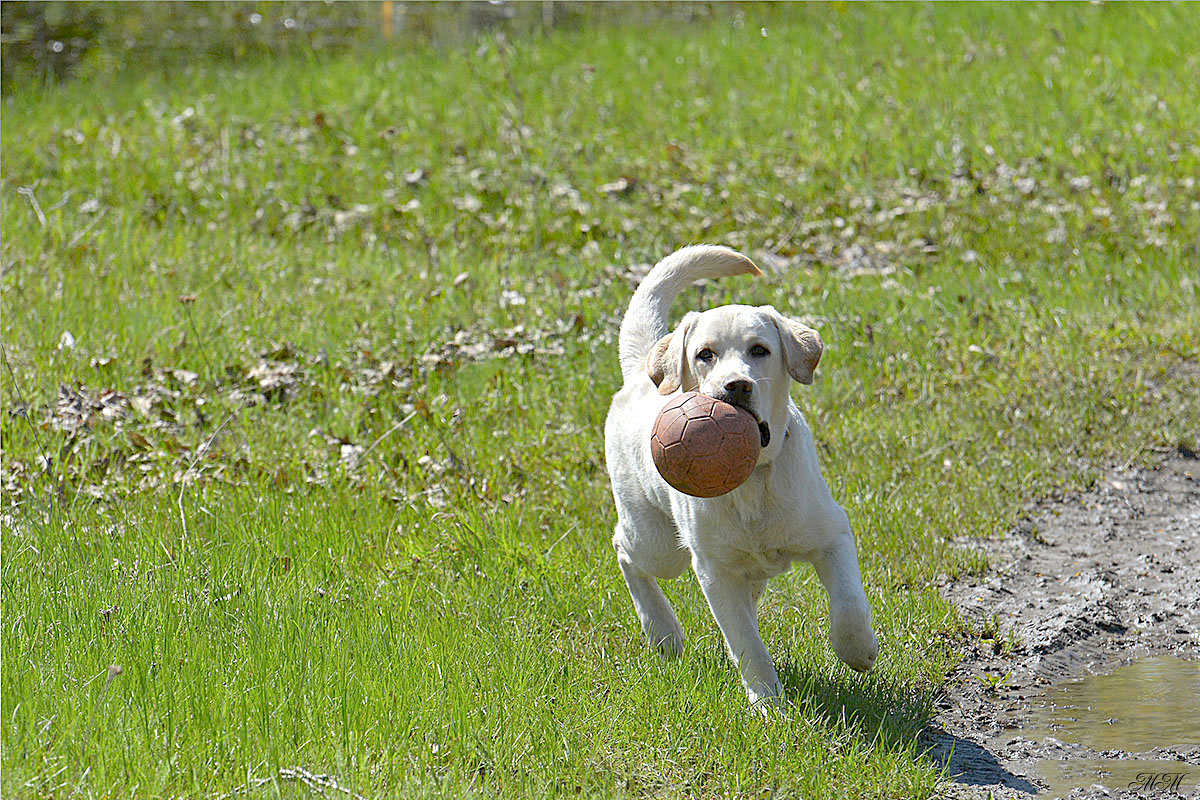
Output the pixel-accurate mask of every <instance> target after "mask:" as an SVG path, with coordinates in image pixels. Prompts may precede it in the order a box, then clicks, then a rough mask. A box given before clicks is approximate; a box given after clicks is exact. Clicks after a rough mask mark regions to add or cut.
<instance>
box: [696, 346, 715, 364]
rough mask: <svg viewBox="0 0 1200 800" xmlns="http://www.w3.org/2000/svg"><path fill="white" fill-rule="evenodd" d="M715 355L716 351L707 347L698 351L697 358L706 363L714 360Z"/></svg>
mask: <svg viewBox="0 0 1200 800" xmlns="http://www.w3.org/2000/svg"><path fill="white" fill-rule="evenodd" d="M715 357H716V353H714V352H713V351H712V350H709V349H708V348H707V347H706V348H704V349H703V350H700V351H699V352H697V353H696V360H697V361H703V362H705V363H708V362H709V361H712V360H713V358H715Z"/></svg>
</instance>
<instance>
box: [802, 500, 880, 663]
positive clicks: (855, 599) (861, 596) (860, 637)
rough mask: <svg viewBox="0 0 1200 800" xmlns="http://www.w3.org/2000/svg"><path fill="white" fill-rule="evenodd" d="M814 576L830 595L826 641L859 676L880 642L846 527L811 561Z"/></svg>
mask: <svg viewBox="0 0 1200 800" xmlns="http://www.w3.org/2000/svg"><path fill="white" fill-rule="evenodd" d="M812 563H813V566H814V567H816V569H817V576H818V577H819V578H820V579H821V583H822V584H824V585H825V590H826V591H827V592H829V640H830V642H831V643H832V644H833V650H834V652H835V653H837V654H838V657H839V658H841V659H842V661H844V662H845V663H846V664H848V665H850V666H851V667H853V668H854V669H856V670H859V671H860V672H866V671H867V670H869V669H870V668H871V667H872V666H874V665H875V659H876V658H877V657H878V656H879V640H878V639H877V638H876V637H875V631H874V630H873V629H872V626H871V604H870V603H869V602H868V601H867V593H866V592H865V591H863V585H862V575H861V573H860V572H859V569H858V549H857V548H856V547H855V546H854V534H852V533H851V532H850V526H849V523H846V524H845V527H838V528H836V529H835V531H834V533H833V535H832V536H830V543H829V545H828V546H827V547H825V548H824V549H822V550H821V551H820V552H818V553H817V554H816V556H815V557H814V558H813V562H812Z"/></svg>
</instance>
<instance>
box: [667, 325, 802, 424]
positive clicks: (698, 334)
mask: <svg viewBox="0 0 1200 800" xmlns="http://www.w3.org/2000/svg"><path fill="white" fill-rule="evenodd" d="M821 349H822V345H821V337H820V336H819V335H818V334H817V332H816V331H815V330H813V329H812V328H810V327H808V326H807V325H803V324H801V323H799V322H797V321H795V320H792V319H788V318H787V317H785V316H783V315H782V314H780V313H779V312H778V311H776V310H775V309H774V308H772V307H771V306H758V307H754V306H737V305H730V306H721V307H720V308H714V309H711V310H709V311H705V312H703V313H697V312H695V311H693V312H690V313H689V314H687V316H685V317H684V318H683V319H682V320H681V321H680V323H679V325H678V327H676V328H675V330H674V331H672V332H671V333H668V334H667V335H666V336H664V337H663V338H661V339H659V340H658V342H657V343H656V344H655V345H654V347H653V348H652V349H651V350H650V355H649V356H648V357H647V363H646V368H647V371H648V372H649V373H650V378H651V380H653V381H654V383H655V385H657V386H658V391H659V393H660V394H670V393H671V392H674V391H676V390H677V389H683V390H684V391H685V392H691V391H699V392H702V393H704V394H706V395H708V396H710V397H715V398H717V399H718V400H724V401H725V402H727V403H730V404H732V405H735V406H739V407H740V408H744V409H746V410H747V411H749V412H750V413H751V414H753V415H754V417H755V419H757V420H758V422H759V431H760V433H761V435H762V445H763V447H766V446H767V444H768V443H769V442H770V439H771V433H772V431H771V423H772V421H774V422H775V424H780V421H781V416H780V415H781V413H782V412H783V410H784V408H785V407H786V405H787V399H788V390H787V386H788V378H789V377H790V378H791V379H792V380H795V381H799V382H800V383H812V381H813V371H814V370H815V369H816V368H817V362H818V361H820V360H821ZM784 424H786V423H784ZM776 433H778V431H777V432H776Z"/></svg>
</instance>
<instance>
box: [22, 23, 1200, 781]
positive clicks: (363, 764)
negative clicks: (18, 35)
mask: <svg viewBox="0 0 1200 800" xmlns="http://www.w3.org/2000/svg"><path fill="white" fill-rule="evenodd" d="M1189 12H1190V9H1188V8H1186V7H1183V6H1159V5H1156V6H1153V7H1150V6H1142V5H1122V6H1117V7H1109V6H1098V7H1097V6H1067V7H1049V6H1019V7H1009V6H992V5H972V6H956V5H939V6H936V7H929V6H889V7H886V8H882V7H875V6H858V5H851V6H848V7H847V6H840V5H832V6H803V7H799V8H792V7H788V8H759V7H746V8H739V9H733V10H730V11H728V12H727V13H722V14H718V15H716V16H715V17H714V18H713V19H712V20H710V21H708V22H702V23H697V24H695V25H692V26H689V27H684V28H674V27H672V26H667V25H663V26H658V27H633V26H621V25H605V26H599V27H596V28H584V29H580V30H553V31H551V32H549V33H546V34H544V35H523V36H520V37H516V38H510V39H503V38H498V37H494V36H488V35H481V36H480V37H478V38H477V39H475V40H474V41H472V42H470V43H469V44H468V45H466V46H462V47H457V46H456V47H443V48H430V47H422V48H410V49H404V50H392V51H384V50H377V49H371V50H364V51H363V52H360V53H355V54H342V55H328V56H316V55H314V56H312V57H311V58H308V57H296V58H280V59H275V60H271V61H264V62H262V63H251V64H246V63H242V64H238V65H228V64H222V63H220V62H216V61H211V60H205V59H198V60H195V61H192V62H189V63H183V64H180V66H179V69H178V70H176V71H172V72H169V73H146V72H139V71H137V70H136V69H134V70H127V71H123V72H121V73H119V74H114V73H108V72H96V73H95V74H91V75H87V74H85V75H83V76H82V77H81V78H80V79H79V80H77V81H74V82H71V83H65V84H62V85H55V86H49V87H33V86H30V87H24V88H22V87H17V89H15V90H14V91H13V92H11V93H10V94H9V95H8V96H7V97H5V98H4V125H3V128H2V131H0V136H2V147H3V161H4V167H3V180H2V185H0V196H2V197H3V204H2V207H0V221H2V226H3V243H2V245H0V255H2V259H3V261H2V263H3V277H2V278H0V286H2V289H3V307H2V311H3V321H2V323H0V324H2V327H3V341H4V359H5V366H4V368H3V369H4V376H3V381H2V382H3V398H4V413H3V418H2V425H3V436H2V439H3V475H2V478H3V483H4V487H5V491H4V500H3V507H2V508H3V515H4V518H3V541H2V544H3V563H2V566H0V582H2V590H3V620H4V622H3V632H2V634H0V637H2V638H0V644H2V647H3V659H4V668H3V677H2V690H3V714H2V715H0V716H2V720H0V725H2V726H3V733H2V735H0V747H2V749H0V757H2V758H3V762H4V771H3V778H2V791H3V794H4V795H5V796H6V797H26V796H29V797H40V796H46V797H65V796H69V795H72V794H73V793H79V794H82V795H84V796H98V797H126V796H146V797H154V796H167V795H186V796H206V797H217V796H222V795H228V793H230V792H235V793H238V794H237V795H236V796H274V795H279V794H282V795H284V796H304V795H307V794H308V793H309V791H310V790H309V789H308V788H306V787H307V784H305V782H304V781H302V780H295V779H294V777H293V776H294V775H295V773H290V772H286V771H281V770H286V769H288V768H291V767H296V766H299V767H302V768H304V769H306V770H308V771H309V772H310V773H314V774H326V775H329V776H331V778H332V780H334V781H336V782H337V783H338V784H339V785H341V786H345V787H349V788H352V789H354V790H355V791H358V792H361V793H362V794H364V795H366V796H369V797H377V796H378V797H383V796H406V797H407V796H412V797H419V796H442V795H448V796H466V795H475V794H478V795H489V796H491V795H498V796H507V797H527V796H536V797H551V796H559V795H574V794H577V793H578V794H582V795H584V796H597V795H602V796H615V797H620V796H645V795H661V796H697V797H709V796H718V795H733V796H751V795H754V796H759V795H761V794H766V793H771V794H774V795H777V796H781V797H793V796H795V797H798V796H803V797H806V798H815V797H928V796H932V795H934V794H936V793H937V792H938V786H939V785H940V781H942V780H944V779H943V778H942V777H941V776H940V775H939V770H938V767H937V765H936V764H934V763H932V762H931V761H930V760H928V759H927V758H926V757H924V756H923V755H922V748H921V746H920V744H919V742H918V740H917V738H916V737H917V734H918V733H919V731H921V730H922V729H923V728H924V727H925V726H926V725H927V724H928V723H929V721H930V719H931V718H932V709H933V703H934V698H935V697H936V693H937V692H938V688H939V686H941V685H942V684H943V683H944V681H945V680H946V676H947V674H948V672H949V670H950V669H951V668H952V667H953V665H954V663H955V661H956V659H957V653H958V652H959V647H960V646H961V643H962V641H963V637H965V636H968V635H971V634H970V632H969V626H965V625H964V624H962V622H961V621H960V620H959V619H958V617H957V615H956V613H955V611H954V610H953V609H952V608H950V607H948V606H947V605H946V604H945V603H944V602H943V601H942V600H941V599H940V597H939V595H938V591H937V585H938V583H939V582H940V581H942V580H945V579H946V577H947V576H949V577H950V578H951V579H953V577H954V576H958V575H961V574H963V572H964V571H972V570H978V569H980V568H982V566H983V565H982V564H981V563H979V562H978V560H972V559H971V558H969V557H967V556H963V555H961V554H960V553H958V552H957V551H956V550H955V549H954V548H953V546H952V543H953V540H954V539H955V538H957V537H971V536H982V535H994V534H999V533H1002V532H1003V531H1005V530H1006V529H1007V528H1008V526H1009V525H1010V524H1011V523H1012V522H1013V521H1014V520H1015V519H1016V518H1017V517H1018V516H1019V515H1020V513H1021V509H1022V505H1023V503H1025V502H1027V501H1029V500H1031V499H1033V498H1035V497H1038V496H1040V495H1043V494H1045V493H1047V492H1050V491H1054V490H1058V489H1063V488H1067V489H1069V488H1071V487H1078V486H1082V485H1085V484H1086V483H1087V482H1088V481H1089V480H1091V479H1092V478H1093V477H1094V476H1095V475H1096V473H1097V470H1099V469H1101V468H1103V467H1104V466H1105V465H1106V464H1110V463H1113V462H1116V463H1123V462H1126V461H1128V460H1146V459H1150V458H1152V457H1153V453H1154V451H1155V450H1156V449H1159V448H1163V447H1174V446H1176V445H1177V444H1181V443H1188V444H1189V445H1190V446H1192V447H1195V446H1196V441H1195V436H1196V432H1197V420H1198V419H1200V414H1198V411H1200V409H1198V402H1197V400H1196V399H1195V398H1196V397H1198V396H1200V392H1198V391H1197V389H1200V385H1198V384H1200V378H1198V376H1200V372H1198V371H1197V369H1196V364H1197V358H1198V354H1200V335H1198V333H1197V332H1198V331H1200V313H1198V312H1197V308H1200V303H1198V302H1197V300H1198V299H1200V298H1198V297H1197V294H1198V290H1197V280H1198V276H1197V273H1196V263H1197V258H1198V256H1200V252H1198V248H1197V244H1196V242H1197V241H1200V213H1197V209H1198V208H1200V188H1198V187H1197V184H1196V181H1195V175H1197V174H1200V140H1198V138H1197V133H1196V131H1198V130H1200V111H1198V110H1197V107H1196V105H1195V103H1194V102H1192V99H1193V98H1191V97H1190V96H1189V92H1188V89H1187V87H1189V86H1191V84H1192V80H1191V77H1192V76H1193V75H1195V74H1196V72H1197V71H1198V68H1200V64H1198V63H1197V56H1196V54H1195V53H1194V51H1193V49H1192V48H1191V43H1193V42H1194V41H1196V39H1197V36H1198V35H1200V30H1198V28H1200V22H1198V19H1200V18H1198V17H1197V16H1196V15H1195V14H1193V13H1189ZM406 176H407V177H406ZM621 180H623V181H624V184H623V185H620V184H618V185H614V184H617V182H618V181H621ZM600 187H605V188H604V189H603V190H602V189H601V188H600ZM694 241H713V242H722V243H727V244H731V245H734V246H737V247H740V248H743V249H745V250H746V251H747V252H749V253H751V254H752V255H753V256H755V257H756V258H757V259H758V260H759V262H760V263H761V264H763V265H764V266H766V267H769V268H770V276H769V277H768V278H767V279H764V280H758V281H750V280H737V281H732V282H729V283H727V284H721V285H719V286H706V287H703V288H702V289H701V290H699V291H698V292H693V293H691V294H690V295H689V296H688V298H687V301H686V302H687V303H689V304H696V303H704V304H717V303H721V302H728V301H731V300H734V299H737V300H738V301H741V302H753V303H772V304H774V305H776V306H777V307H779V308H781V309H785V310H787V311H788V312H790V313H792V314H795V315H797V316H801V317H804V318H806V319H808V320H809V321H811V322H814V323H816V324H817V327H818V328H819V329H820V331H821V334H822V337H823V338H824V340H825V342H826V345H827V350H826V356H825V359H824V361H823V363H822V365H821V368H820V370H819V371H818V379H817V382H816V383H815V385H814V386H812V387H810V388H803V389H801V388H797V390H796V392H795V394H796V397H797V399H798V401H799V402H800V404H801V406H802V407H803V408H804V410H805V412H806V414H807V415H808V418H809V421H810V423H811V424H812V426H813V428H814V431H815V433H816V436H817V439H818V442H819V447H820V449H821V451H822V461H823V467H824V470H825V473H826V477H827V478H828V480H829V481H830V484H831V486H832V488H833V489H834V493H835V496H837V497H838V498H839V499H840V500H841V501H842V502H843V504H844V505H845V506H846V508H847V510H848V511H849V513H850V517H851V519H852V521H853V523H854V525H855V527H856V531H857V533H858V536H859V547H860V551H861V554H862V561H863V569H864V577H865V582H866V584H867V588H868V594H869V596H870V598H871V601H872V603H873V605H874V607H875V609H876V620H877V625H878V628H879V631H880V633H881V641H882V647H883V652H882V657H881V662H880V664H879V666H878V667H877V669H876V670H875V671H874V672H873V673H871V674H869V675H866V676H860V675H857V674H854V673H851V672H850V671H848V670H846V669H844V668H843V667H842V666H840V664H839V662H837V660H836V658H835V657H834V656H833V655H832V652H831V651H830V648H829V646H828V643H827V640H826V637H825V633H824V630H825V624H826V623H825V598H824V595H823V593H822V591H821V590H820V588H819V585H818V583H817V581H816V578H815V576H814V574H813V572H812V570H811V568H809V567H807V566H806V565H799V566H798V567H797V569H796V570H794V571H793V572H792V573H789V574H788V575H786V576H784V577H782V578H780V579H777V580H776V581H774V582H773V583H772V585H771V587H770V588H769V589H768V592H767V595H766V597H765V599H764V608H763V613H762V627H763V631H764V637H765V639H766V640H767V642H768V645H769V647H770V649H771V650H772V653H773V654H774V655H775V656H776V658H777V660H778V662H779V664H780V667H781V674H782V675H783V680H784V682H785V685H786V686H787V688H788V691H789V694H790V697H791V698H792V701H793V702H792V707H791V708H790V710H789V712H788V715H787V717H786V719H783V720H777V721H776V722H774V723H773V724H764V723H763V722H761V721H759V720H757V719H756V718H754V717H752V716H751V715H750V714H749V713H748V711H747V709H746V704H745V698H744V696H743V694H742V690H741V688H740V686H739V685H738V682H737V679H736V676H735V674H734V671H733V670H732V668H731V667H730V666H729V665H728V663H727V662H726V659H725V658H724V656H723V654H722V652H721V641H720V638H719V633H718V631H717V629H716V626H715V624H714V623H713V621H712V619H711V616H710V615H709V613H708V611H707V609H706V608H705V606H704V603H703V599H702V597H701V596H700V593H699V591H698V588H697V586H696V585H695V583H694V581H693V580H691V579H690V578H686V579H683V580H680V581H677V582H675V583H674V584H672V585H670V586H668V587H667V591H668V595H669V596H670V598H671V600H672V603H673V604H674V605H675V607H676V609H677V610H678V611H679V614H680V618H681V622H682V623H683V625H684V628H685V630H686V631H687V633H688V636H689V643H688V646H687V649H686V653H685V655H684V656H683V658H682V659H680V660H677V661H674V662H670V663H662V662H660V661H659V660H657V658H656V657H654V656H653V655H652V654H651V653H650V652H649V651H648V649H647V648H646V647H645V646H644V644H643V643H642V641H641V636H640V631H639V629H638V626H637V622H636V619H635V618H634V615H633V611H632V608H631V605H630V602H629V599H628V596H627V594H626V591H625V588H624V585H623V583H622V582H621V579H620V576H619V572H618V570H617V569H616V564H615V559H614V558H613V556H612V553H611V549H610V547H609V544H608V540H609V537H610V534H611V526H612V524H613V522H614V513H613V510H612V506H611V500H610V499H609V494H608V487H607V479H606V476H605V473H604V465H603V460H602V445H601V427H602V421H603V416H604V413H605V411H606V408H607V402H608V398H609V397H610V395H611V393H612V392H613V391H614V390H615V389H616V387H617V384H618V380H619V370H618V368H617V364H616V355H615V341H614V337H615V332H616V327H617V323H618V321H619V319H620V315H621V313H622V312H623V309H624V306H625V304H626V303H627V301H628V296H629V293H630V291H631V288H632V286H633V283H634V280H635V279H634V278H633V277H632V276H634V275H635V274H636V271H637V270H636V269H635V266H636V265H639V264H644V263H648V262H652V261H654V260H656V259H657V258H659V257H661V256H662V255H664V254H665V253H667V252H669V251H670V250H672V249H673V248H674V247H676V246H678V245H680V244H683V243H687V242H694ZM682 302H683V301H681V304H680V308H682ZM113 667H119V668H120V671H119V673H118V672H117V670H116V669H114V668H113ZM314 791H315V790H314ZM335 793H336V792H335Z"/></svg>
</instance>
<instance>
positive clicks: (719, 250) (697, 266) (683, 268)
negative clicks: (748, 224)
mask: <svg viewBox="0 0 1200 800" xmlns="http://www.w3.org/2000/svg"><path fill="white" fill-rule="evenodd" d="M745 274H751V275H761V274H762V272H761V271H760V270H759V268H758V267H756V266H755V265H754V262H753V261H751V260H750V259H748V258H746V257H745V256H744V255H742V254H741V253H739V252H737V251H736V250H730V249H729V248H728V247H721V246H720V245H715V244H697V245H691V246H690V247H684V248H681V249H679V250H676V251H675V252H674V253H672V254H671V255H669V256H667V257H666V258H664V259H663V260H662V261H660V262H658V263H657V264H655V265H654V269H652V270H650V272H649V274H648V275H646V277H645V278H643V279H642V282H641V284H640V285H639V286H638V288H637V291H636V292H634V293H633V299H631V300H630V301H629V310H628V311H626V312H625V319H624V320H623V321H622V322H621V338H620V343H619V349H618V352H619V353H620V359H621V374H622V375H623V376H624V377H625V378H626V379H628V378H629V376H630V375H633V374H636V373H638V372H644V371H645V370H646V357H647V356H648V355H649V354H650V348H652V347H654V343H655V342H657V341H658V340H659V339H661V338H662V337H664V336H666V335H667V332H668V331H669V330H670V329H669V328H668V327H667V315H668V314H669V312H670V310H671V303H672V302H673V301H674V300H675V295H677V294H679V293H680V292H681V291H683V290H684V289H686V288H687V287H688V286H691V285H692V284H693V283H695V282H696V281H699V280H703V279H704V278H724V277H728V276H731V275H745Z"/></svg>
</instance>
